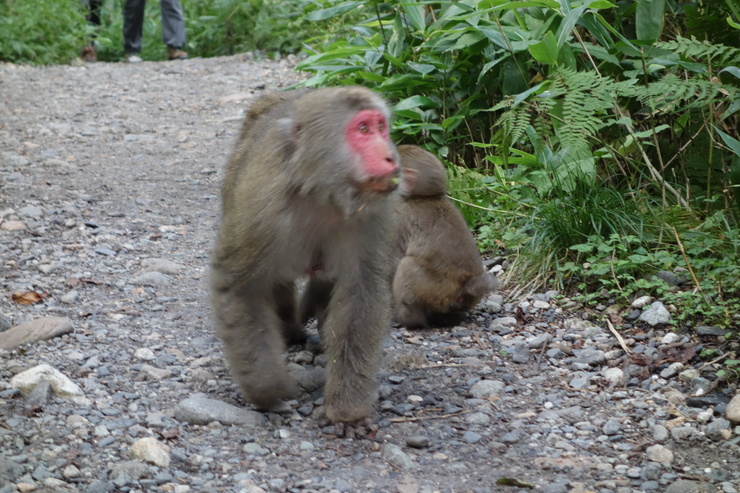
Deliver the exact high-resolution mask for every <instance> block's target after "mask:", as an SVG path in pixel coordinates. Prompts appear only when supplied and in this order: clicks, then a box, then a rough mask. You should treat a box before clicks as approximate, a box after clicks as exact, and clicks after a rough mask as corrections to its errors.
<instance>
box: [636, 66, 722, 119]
mask: <svg viewBox="0 0 740 493" xmlns="http://www.w3.org/2000/svg"><path fill="white" fill-rule="evenodd" d="M722 91H725V92H727V91H730V92H733V93H734V92H735V89H734V88H733V87H731V86H723V85H721V84H714V83H712V82H710V81H708V80H702V79H697V78H694V79H681V78H679V77H677V76H675V75H673V74H668V75H666V76H665V77H663V78H662V79H660V80H657V81H654V82H651V83H650V84H648V85H647V86H632V87H630V88H625V90H624V91H623V92H622V94H623V95H625V96H629V97H634V98H635V99H637V100H638V101H640V102H641V103H642V104H644V105H646V106H648V107H650V109H651V110H652V111H654V112H660V113H674V112H677V111H681V110H685V109H691V108H698V107H702V106H705V105H707V104H712V103H715V102H717V101H718V100H720V99H724V94H722Z"/></svg>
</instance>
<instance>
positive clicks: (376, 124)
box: [347, 110, 398, 192]
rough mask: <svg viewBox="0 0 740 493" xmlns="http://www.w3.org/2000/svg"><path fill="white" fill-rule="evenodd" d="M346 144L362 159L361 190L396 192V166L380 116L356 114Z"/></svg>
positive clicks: (362, 112) (366, 112) (384, 125)
mask: <svg viewBox="0 0 740 493" xmlns="http://www.w3.org/2000/svg"><path fill="white" fill-rule="evenodd" d="M347 143H348V144H349V148H350V150H351V151H352V152H353V153H354V154H357V155H359V156H360V158H361V159H360V162H361V163H362V164H361V167H362V169H361V174H362V175H363V179H362V184H363V188H366V189H369V190H375V191H378V192H382V191H388V190H391V189H393V188H395V186H396V184H395V180H394V179H393V178H394V177H395V176H397V175H398V165H397V164H396V154H395V152H394V150H393V145H392V144H391V141H390V135H389V132H388V123H387V122H386V119H385V115H384V114H383V112H381V111H377V110H362V111H358V112H357V114H356V115H355V116H354V117H353V118H352V120H350V122H349V125H348V126H347Z"/></svg>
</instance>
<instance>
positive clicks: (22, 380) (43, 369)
mask: <svg viewBox="0 0 740 493" xmlns="http://www.w3.org/2000/svg"><path fill="white" fill-rule="evenodd" d="M41 380H48V381H49V383H50V384H51V391H52V392H53V393H54V395H56V396H57V397H61V398H62V399H65V400H68V401H71V402H73V403H75V404H77V405H78V406H89V405H90V401H89V400H88V399H87V398H86V397H85V393H84V392H82V389H80V387H78V386H77V384H76V383H74V382H73V381H72V380H70V379H69V378H68V377H67V376H65V375H64V374H63V373H62V372H60V371H59V370H57V369H56V368H53V367H52V366H50V365H47V364H42V365H38V366H34V367H33V368H29V369H28V370H26V371H24V372H21V373H19V374H17V375H16V376H14V377H13V378H11V379H10V386H11V387H12V388H14V389H18V390H20V391H21V393H22V394H23V395H24V396H27V395H28V394H30V393H31V392H33V389H35V388H36V385H38V383H39V382H40V381H41Z"/></svg>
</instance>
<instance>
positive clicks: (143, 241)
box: [0, 55, 740, 493]
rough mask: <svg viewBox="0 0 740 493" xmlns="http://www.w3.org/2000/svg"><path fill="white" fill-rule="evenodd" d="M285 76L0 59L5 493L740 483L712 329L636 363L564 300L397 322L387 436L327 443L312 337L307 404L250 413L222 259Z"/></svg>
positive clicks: (635, 336)
mask: <svg viewBox="0 0 740 493" xmlns="http://www.w3.org/2000/svg"><path fill="white" fill-rule="evenodd" d="M292 66H293V65H292V63H291V61H290V60H283V61H279V62H277V61H253V60H251V58H249V57H247V56H244V55H242V56H235V57H224V58H213V59H207V60H202V59H192V60H187V61H184V62H157V63H149V62H145V63H141V64H136V65H126V64H107V63H98V64H93V65H87V66H77V67H75V66H59V67H39V68H31V67H22V66H15V65H0V330H3V329H7V330H6V331H5V332H0V347H6V348H10V347H13V348H12V349H7V350H2V349H0V493H8V492H16V491H22V492H28V491H84V492H109V491H130V492H136V491H148V490H156V491H165V492H175V493H185V492H188V491H193V492H195V491H214V492H215V491H226V492H232V491H234V492H249V493H253V492H262V491H278V492H282V491H291V492H293V491H320V492H328V491H339V492H373V491H377V492H399V493H414V492H429V493H431V492H435V491H439V492H468V491H472V492H488V491H511V492H519V491H530V489H531V488H534V489H535V490H537V491H543V492H549V493H555V492H569V491H572V492H586V491H596V492H600V493H606V492H622V493H626V492H635V491H667V492H670V493H680V492H691V491H696V492H710V491H724V492H725V493H733V492H736V491H737V490H738V489H740V472H739V471H740V459H739V457H740V453H739V451H740V448H739V447H738V443H740V426H738V425H739V423H736V422H735V423H733V422H731V421H729V420H728V418H732V419H737V420H738V421H740V418H738V417H737V416H738V410H737V407H736V403H737V404H738V405H740V402H738V399H735V400H734V401H732V403H730V404H729V405H728V402H729V401H730V399H731V398H732V397H733V395H734V391H730V390H728V389H724V388H723V386H722V385H717V384H718V382H717V381H716V379H715V378H714V377H713V373H714V369H713V368H712V367H711V366H710V367H708V368H705V369H703V370H704V371H703V372H702V371H700V369H701V366H702V364H703V362H702V361H698V360H697V359H696V358H693V359H692V356H693V354H694V353H695V352H696V351H697V350H699V349H700V348H701V347H700V346H697V344H704V345H706V344H711V343H714V342H716V340H717V339H716V338H717V337H718V336H716V335H713V332H712V330H710V329H711V328H710V329H707V332H706V333H707V335H706V336H704V337H703V338H702V339H701V340H693V339H692V338H690V337H688V336H685V335H676V334H673V333H672V332H670V331H666V330H663V329H661V328H660V327H661V326H660V325H657V326H656V327H658V328H651V327H650V325H648V324H645V323H636V324H635V326H634V327H632V328H631V329H630V330H626V331H624V332H622V334H623V336H624V344H625V347H626V348H627V349H628V350H629V352H630V353H631V354H632V356H629V355H627V354H625V351H624V350H623V348H622V346H621V344H620V342H619V341H618V340H617V338H615V336H614V335H613V333H612V332H611V331H610V330H609V328H608V327H607V326H605V325H603V324H601V323H596V322H592V321H590V319H589V318H588V317H587V316H585V315H584V314H583V313H581V312H580V311H578V307H577V306H576V305H575V304H574V303H572V302H568V300H567V299H566V300H562V299H557V300H556V299H553V293H543V294H539V295H535V296H534V297H532V298H530V299H526V300H504V298H503V297H502V296H501V295H493V296H491V297H489V298H488V299H486V300H484V301H483V302H482V303H481V305H479V308H478V310H476V312H475V313H473V314H471V316H470V317H469V319H468V320H467V322H466V323H464V324H462V326H459V327H455V328H452V329H444V330H442V329H440V330H429V331H416V332H408V331H405V330H402V329H399V328H393V329H392V330H391V335H390V337H389V338H388V341H387V344H386V347H385V362H384V365H383V371H382V373H381V386H380V397H379V400H378V403H377V409H378V418H379V424H380V428H379V431H378V433H377V434H376V435H375V436H374V437H371V438H367V439H346V438H337V436H336V434H335V433H334V429H333V427H326V428H320V427H319V425H318V424H317V421H316V420H315V419H314V414H315V413H314V409H315V408H316V407H317V406H319V405H321V395H320V390H319V389H320V385H321V382H322V379H323V370H322V367H323V365H324V363H325V360H324V357H323V356H322V355H320V354H316V351H315V345H312V344H309V346H308V347H307V348H292V350H291V352H290V354H289V359H290V361H291V363H290V365H291V371H292V372H293V374H294V375H295V376H296V378H298V379H299V381H300V382H301V384H302V385H303V386H304V388H306V389H308V391H307V392H306V394H305V395H303V396H302V397H301V398H300V399H299V400H296V401H294V402H291V403H289V404H290V409H287V408H286V409H285V410H284V412H282V413H274V414H261V413H257V412H254V411H251V410H250V407H249V405H247V404H245V402H244V401H243V400H242V399H241V397H240V396H239V394H238V392H237V389H236V387H235V385H234V384H233V382H232V380H231V378H230V377H229V375H228V371H227V369H226V368H225V363H224V360H223V357H222V352H221V347H220V343H219V341H218V340H217V339H216V338H215V337H214V336H213V327H212V322H211V317H210V308H209V306H208V303H207V298H206V294H205V292H206V290H205V277H206V265H207V258H208V252H209V249H210V245H211V242H212V239H213V236H214V233H215V221H216V213H217V209H218V204H219V201H218V193H219V182H220V177H221V176H222V173H221V168H222V166H223V164H224V163H225V162H226V159H227V156H228V154H229V151H230V148H231V145H232V142H233V139H234V136H235V135H236V132H237V129H238V127H239V124H240V116H241V115H243V113H244V108H245V107H246V106H247V104H248V102H249V101H250V100H251V99H252V98H253V97H254V96H255V95H256V94H259V93H260V92H262V91H263V90H272V89H278V88H281V87H285V86H288V85H290V84H292V83H294V82H296V81H297V80H299V78H300V75H299V74H296V73H295V72H294V71H293V69H292ZM13 293H17V294H16V297H15V298H16V300H15V301H14V300H13V296H12V295H13ZM39 298H41V300H40V301H39ZM24 300H28V301H37V302H36V303H32V304H22V303H21V302H23V301H24ZM611 308H613V307H607V310H609V309H611ZM614 311H615V313H617V312H618V310H616V309H615V310H614ZM627 312H629V310H627ZM638 313H639V312H638ZM623 321H624V320H621V319H620V320H619V322H623ZM615 323H618V322H615ZM23 324H26V325H23ZM17 326H21V327H20V328H18V327H17ZM43 331H51V332H52V333H55V334H57V335H56V336H55V337H51V338H49V339H46V340H37V341H32V342H29V343H26V344H24V345H21V346H19V347H14V346H15V344H14V342H13V341H14V340H15V339H14V338H15V337H18V334H20V335H21V337H23V336H29V334H37V333H42V332H43ZM59 334H61V335H59ZM41 337H43V336H41ZM728 407H729V409H728Z"/></svg>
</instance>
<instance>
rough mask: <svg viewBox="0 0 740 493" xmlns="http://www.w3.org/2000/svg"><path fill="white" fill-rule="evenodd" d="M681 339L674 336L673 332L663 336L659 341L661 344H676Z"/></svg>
mask: <svg viewBox="0 0 740 493" xmlns="http://www.w3.org/2000/svg"><path fill="white" fill-rule="evenodd" d="M680 339H681V336H680V335H678V334H676V333H675V332H669V333H667V334H666V335H664V336H663V338H662V339H661V340H660V343H661V344H673V343H674V342H678V341H679V340H680Z"/></svg>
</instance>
